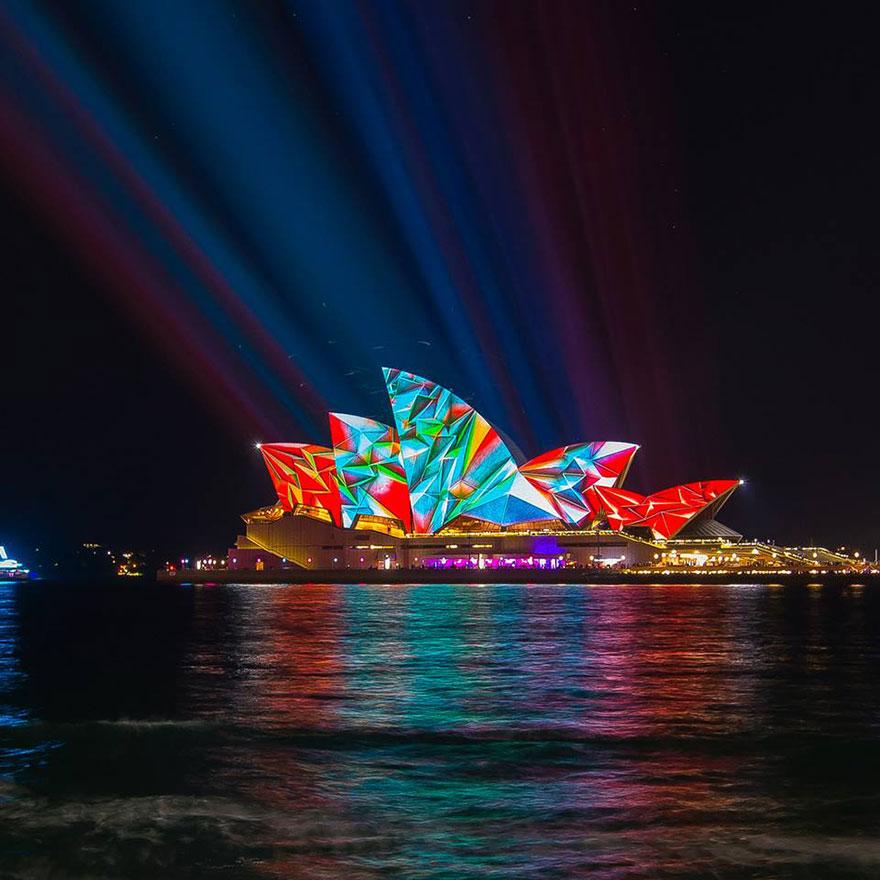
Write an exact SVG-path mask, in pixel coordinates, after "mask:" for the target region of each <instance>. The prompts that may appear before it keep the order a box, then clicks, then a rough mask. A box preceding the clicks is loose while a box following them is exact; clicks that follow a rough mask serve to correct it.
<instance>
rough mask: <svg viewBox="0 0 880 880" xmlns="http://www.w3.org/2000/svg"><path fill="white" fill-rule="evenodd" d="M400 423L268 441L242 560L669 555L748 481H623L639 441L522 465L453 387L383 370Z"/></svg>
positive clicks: (433, 562) (623, 560) (577, 560)
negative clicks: (309, 439)
mask: <svg viewBox="0 0 880 880" xmlns="http://www.w3.org/2000/svg"><path fill="white" fill-rule="evenodd" d="M384 374H385V383H386V386H387V389H388V395H389V398H390V403H391V411H392V415H393V420H394V425H393V426H391V425H386V424H382V423H381V422H376V421H373V420H372V419H366V418H362V417H360V416H350V415H341V414H339V413H330V416H329V418H330V437H331V442H332V446H329V447H325V446H316V445H313V444H308V443H270V444H262V445H261V446H260V451H261V452H262V455H263V459H264V461H265V464H266V467H267V469H268V471H269V474H270V476H271V478H272V482H273V484H274V487H275V491H276V495H277V501H276V502H275V503H274V504H273V505H270V506H269V507H265V508H262V509H260V510H257V511H253V512H251V513H248V514H245V515H244V516H243V519H244V522H245V525H246V534H245V535H243V536H240V537H239V539H238V541H237V543H236V546H235V547H234V548H231V549H230V551H229V554H228V556H229V567H230V568H237V569H241V568H249V569H253V568H257V569H260V568H274V567H279V566H299V567H303V568H316V569H332V568H416V567H429V568H449V567H455V568H474V569H485V568H499V567H517V568H538V569H555V568H559V567H566V566H574V565H576V566H599V567H608V566H615V565H619V566H621V567H627V568H631V567H634V566H638V565H640V564H648V563H650V562H651V560H656V559H657V558H659V554H657V548H658V546H660V545H661V544H664V543H665V542H668V541H670V540H671V539H682V538H684V537H691V538H694V539H711V540H716V541H731V540H733V541H736V540H738V539H739V538H740V536H739V535H738V534H737V533H736V532H733V531H732V530H731V529H728V528H727V527H726V526H723V525H722V524H720V523H718V522H717V520H716V519H715V517H716V515H717V514H718V512H719V510H720V509H721V507H722V506H723V505H724V503H725V502H726V501H727V500H728V498H730V496H731V494H732V493H733V492H734V490H735V489H736V488H737V486H739V485H740V481H739V480H710V481H705V482H696V483H687V484H685V485H681V486H674V487H672V488H670V489H664V490H662V491H660V492H655V493H653V494H651V495H642V494H640V493H638V492H633V491H631V490H628V489H623V488H622V486H623V482H624V480H625V479H626V475H627V472H628V470H629V467H630V464H631V462H632V459H633V456H634V455H635V453H636V451H637V450H638V448H639V447H638V446H637V445H635V444H633V443H624V442H617V441H595V442H586V443H576V444H572V445H569V446H562V447H560V448H558V449H553V450H551V451H549V452H546V453H544V454H542V455H539V456H538V457H537V458H534V459H532V460H530V461H526V462H519V461H517V460H516V458H515V457H514V455H513V453H512V451H511V450H510V448H509V447H508V445H507V444H506V443H505V442H504V440H503V439H502V437H501V435H500V434H499V432H498V431H497V430H496V429H495V428H493V427H492V425H490V424H489V422H488V421H487V420H486V419H485V418H483V416H481V415H480V414H479V413H478V412H477V411H476V410H474V409H473V407H471V406H470V405H469V404H468V403H466V402H465V401H464V400H462V399H461V398H460V397H458V396H456V395H455V394H453V393H452V392H451V391H449V390H448V389H446V388H442V387H441V386H439V385H437V384H435V383H434V382H431V381H429V380H428V379H423V378H421V377H420V376H416V375H414V374H412V373H406V372H403V371H401V370H395V369H386V370H384Z"/></svg>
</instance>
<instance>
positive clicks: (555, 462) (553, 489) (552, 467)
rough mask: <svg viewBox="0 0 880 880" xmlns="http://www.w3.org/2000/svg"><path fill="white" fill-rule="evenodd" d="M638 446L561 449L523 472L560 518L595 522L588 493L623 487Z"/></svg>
mask: <svg viewBox="0 0 880 880" xmlns="http://www.w3.org/2000/svg"><path fill="white" fill-rule="evenodd" d="M638 448H639V447H638V446H636V445H635V444H634V443H618V442H613V441H610V442H599V443H576V444H573V445H571V446H560V447H559V448H558V449H551V450H550V451H549V452H545V453H544V454H543V455H539V456H537V457H536V458H533V459H532V460H531V461H527V462H526V463H525V464H522V465H520V467H519V470H520V473H521V474H523V475H524V476H525V478H526V479H527V480H528V481H529V482H530V483H531V484H532V485H533V486H535V487H536V488H538V489H539V490H540V491H542V492H544V493H545V494H546V495H548V496H549V497H550V499H551V501H552V502H553V506H554V507H555V508H556V512H557V513H558V514H559V517H560V519H562V520H563V521H565V522H567V523H571V524H572V525H581V523H584V522H586V521H588V520H590V519H593V518H594V516H593V511H592V509H591V508H590V506H589V504H588V503H587V500H586V497H585V495H584V493H585V492H586V491H587V489H589V488H590V486H608V487H612V486H619V485H620V484H621V483H623V481H624V480H625V479H626V474H627V471H628V470H629V466H630V464H631V463H632V458H633V456H634V455H635V453H636V451H637V450H638Z"/></svg>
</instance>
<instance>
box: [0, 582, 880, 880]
mask: <svg viewBox="0 0 880 880" xmlns="http://www.w3.org/2000/svg"><path fill="white" fill-rule="evenodd" d="M878 783H880V591H877V590H876V589H874V588H870V587H865V588H863V587H859V586H850V587H845V588H838V587H819V586H816V587H807V588H804V587H797V588H795V587H792V588H787V587H786V588H782V587H764V586H750V585H732V586H704V587H700V586H697V587H695V586H659V587H648V586H620V587H616V586H598V587H583V586H540V587H527V586H436V585H435V586H409V587H400V586H396V587H378V586H330V587H324V586H271V587H254V586H247V587H244V586H243V587H237V586H222V587H210V586H205V587H162V586H156V585H150V584H136V585H134V586H129V585H127V584H112V585H67V586H64V585H48V584H42V585H41V584H27V585H19V586H13V585H5V584H0V876H2V877H39V878H64V877H126V878H128V877H134V878H178V877H187V878H189V877H215V876H216V877H234V878H237V877H242V878H251V877H285V878H316V877H343V878H347V880H356V878H373V877H402V878H470V877H474V878H477V877H499V878H502V877H503V878H507V877H510V878H517V877H529V878H532V877H535V878H555V877H588V878H601V880H612V878H614V880H617V878H631V877H656V878H667V877H675V878H682V877H688V878H704V877H705V878H713V877H720V878H734V877H736V878H740V877H750V878H752V877H766V878H771V877H772V878H788V877H798V878H800V877H818V878H837V877H880V785H878Z"/></svg>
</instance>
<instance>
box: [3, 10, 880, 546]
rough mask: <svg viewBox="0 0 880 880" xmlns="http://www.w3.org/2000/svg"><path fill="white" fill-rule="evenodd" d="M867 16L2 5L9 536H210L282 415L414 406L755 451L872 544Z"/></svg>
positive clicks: (743, 497) (249, 488)
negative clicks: (411, 401)
mask: <svg viewBox="0 0 880 880" xmlns="http://www.w3.org/2000/svg"><path fill="white" fill-rule="evenodd" d="M875 53H876V50H875V29H874V27H873V21H872V20H870V18H869V13H868V12H867V11H866V12H865V13H864V15H863V16H862V17H860V15H859V13H857V12H854V11H853V9H850V8H846V7H844V8H842V9H841V10H840V11H837V12H835V14H833V15H832V11H831V10H830V9H828V8H826V9H811V8H810V7H809V5H808V4H787V5H778V4H776V5H768V4H754V5H753V6H748V5H744V4H731V5H730V6H729V7H727V8H726V9H725V8H723V7H722V6H720V5H719V4H705V3H703V4H696V3H694V4H691V3H674V4H668V5H667V4H662V3H649V4H646V5H641V4H639V5H637V6H635V7H634V6H631V5H626V4H620V3H611V2H609V3H587V2H583V3H574V2H572V3H564V2H544V3H522V2H498V3H458V2H451V3H443V4H440V3H432V2H431V3H429V2H425V3H392V2H376V3H364V4H354V3H347V2H341V0H340V2H334V3H327V2H317V0H316V2H303V3H296V2H294V3H257V4H253V3H237V4H236V3H224V2H219V0H204V2H197V0H185V2H180V0H173V2H172V0H168V2H164V0H157V2H150V3H126V2H121V0H112V2H110V0H108V2H65V3H63V4H59V3H37V2H19V0H7V2H5V3H4V4H3V7H2V9H0V65H2V69H0V204H2V218H3V235H2V239H0V242H2V244H0V247H2V249H3V255H2V256H3V266H4V279H3V289H4V311H3V316H4V317H3V334H2V340H3V341H2V345H3V348H2V363H3V366H4V369H3V380H4V381H3V384H2V389H3V401H2V402H3V422H2V430H0V464H2V471H0V543H6V544H8V545H10V547H11V549H14V550H15V553H16V554H17V555H18V556H20V557H21V558H23V559H25V560H26V559H27V558H28V555H29V553H30V552H31V548H33V547H34V545H35V544H38V543H43V544H47V543H48V544H53V545H60V544H64V543H74V542H76V543H78V542H82V541H98V542H102V543H112V544H129V545H133V546H137V547H144V548H147V547H155V548H158V549H159V550H161V552H163V553H167V554H168V555H173V554H177V553H181V552H189V553H192V552H197V551H203V550H220V549H223V548H225V547H226V546H228V545H229V544H230V543H231V542H232V540H233V539H234V537H235V535H236V533H237V532H238V531H239V530H240V529H239V525H240V523H239V521H238V515H239V514H240V513H242V512H244V511H246V510H250V509H253V508H255V507H258V506H261V505H263V504H267V503H270V502H271V501H272V500H273V492H272V487H271V484H270V482H269V480H268V477H267V476H266V475H265V472H264V470H263V467H262V464H261V461H260V457H259V455H258V454H257V453H256V452H255V451H254V448H253V445H254V443H255V442H257V441H300V440H302V441H312V442H318V443H325V442H327V440H328V432H327V426H326V422H325V421H324V418H323V417H322V414H323V412H324V411H325V410H327V409H332V410H336V411H342V412H353V413H358V414H362V415H365V416H370V417H374V418H379V419H382V420H383V421H386V422H387V421H390V420H391V417H390V411H389V410H388V404H387V399H385V398H384V395H383V389H382V378H381V372H380V369H379V368H380V367H381V366H383V365H384V366H395V367H400V368H402V369H408V370H412V371H414V372H417V373H420V374H422V375H426V376H428V377H430V378H432V379H434V380H435V381H437V382H439V383H440V384H442V385H446V386H448V387H451V388H452V389H454V390H455V391H456V392H458V393H459V394H461V395H462V396H464V397H466V398H467V399H468V400H469V401H470V402H471V403H472V404H473V405H474V406H475V407H476V408H477V409H478V410H479V411H480V412H482V413H483V414H484V415H485V416H486V417H487V418H489V420H490V421H492V422H493V423H495V424H497V425H498V426H499V427H500V428H501V429H503V430H504V431H505V432H506V433H508V434H509V435H510V436H511V437H512V438H514V440H515V441H516V443H517V445H518V446H519V447H520V448H521V449H522V451H523V452H524V453H525V454H526V455H527V456H529V457H531V456H532V455H535V454H537V453H539V452H541V451H544V450H545V449H547V448H550V447H552V446H558V445H561V444H563V443H568V442H576V441H581V440H626V441H632V442H636V443H640V444H641V445H642V449H641V451H640V452H639V454H638V456H637V463H636V465H635V466H634V468H633V471H632V474H631V476H630V479H629V481H628V484H627V485H628V486H629V487H631V488H634V489H637V490H641V491H646V492H650V491H655V490H658V489H661V488H665V487H666V486H670V485H673V484H675V483H679V482H686V481H691V480H699V479H713V478H727V477H744V478H746V480H747V484H746V486H745V487H744V489H743V490H741V491H740V492H739V493H738V495H737V496H736V497H735V498H734V499H733V500H732V501H731V502H730V504H729V505H728V507H727V508H726V510H725V514H724V515H723V516H722V519H723V520H724V521H726V522H728V523H729V524H730V525H732V526H734V527H735V528H737V529H739V530H740V531H742V532H744V533H745V534H746V535H748V536H750V537H758V538H763V537H770V538H775V539H777V540H778V541H780V542H789V543H805V542H807V541H808V540H810V539H813V540H815V541H817V542H820V543H824V544H826V545H831V546H837V545H840V544H846V545H848V546H853V545H855V546H860V547H862V548H863V549H866V550H869V551H872V550H873V548H874V547H875V546H877V545H878V544H880V529H878V514H880V504H878V502H877V500H876V499H877V498H878V487H880V463H878V456H877V454H876V443H875V440H874V436H873V435H874V431H873V427H874V422H875V421H876V419H875V416H874V414H875V412H876V410H877V404H876V401H875V390H874V386H875V384H876V377H877V368H876V366H875V361H876V350H877V328H878V317H880V305H878V303H877V295H876V293H877V287H878V272H877V256H876V253H877V248H876V244H875V242H874V238H875V237H876V234H877V228H878V224H877V220H876V210H875V204H876V195H877V192H878V188H877V182H878V173H877V156H878V147H880V144H878V137H877V134H876V128H877V126H876V122H875V117H876V97H875V96H876V94H877V90H878V86H880V77H878V73H877V66H876V61H875Z"/></svg>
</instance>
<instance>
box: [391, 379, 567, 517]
mask: <svg viewBox="0 0 880 880" xmlns="http://www.w3.org/2000/svg"><path fill="white" fill-rule="evenodd" d="M383 373H384V375H385V384H386V386H387V388H388V396H389V398H390V399H391V410H392V412H393V413H394V421H395V424H396V425H397V433H398V436H399V437H400V451H401V455H402V457H403V468H404V472H405V474H406V480H407V485H408V486H409V495H410V505H411V507H412V526H413V531H414V532H415V533H416V534H433V533H436V532H438V531H439V530H440V529H442V528H443V526H444V525H446V524H447V523H448V522H451V521H452V520H453V519H455V518H456V517H458V516H461V515H462V514H464V513H467V514H468V515H469V516H473V517H475V518H478V519H490V520H491V521H492V522H496V523H498V524H499V525H509V524H511V523H512V522H526V521H529V520H535V519H555V518H556V511H555V508H554V507H553V505H552V503H550V501H549V499H547V498H546V496H544V495H543V494H542V493H541V492H539V491H537V490H536V489H535V488H534V487H533V486H531V484H529V482H528V481H527V480H526V479H524V478H523V477H522V476H521V474H520V473H519V471H518V470H517V467H516V462H515V461H514V458H513V456H512V455H511V453H510V450H509V449H508V448H507V445H506V444H505V443H504V441H503V440H502V439H501V437H500V435H499V434H498V432H497V431H496V430H495V429H494V428H493V427H492V426H491V425H490V424H489V422H488V421H486V419H485V418H483V416H481V415H480V414H479V413H478V412H477V411H476V410H475V409H474V408H473V407H472V406H470V404H468V403H465V401H463V400H462V399H461V398H460V397H458V396H457V395H455V394H453V393H452V392H451V391H450V390H449V389H447V388H443V387H441V386H440V385H437V384H436V383H434V382H431V381H430V380H429V379H424V378H422V377H421V376H416V375H415V374H414V373H406V372H403V371H402V370H394V369H384V370H383ZM511 497H512V498H513V499H514V503H513V504H512V505H511V504H510V503H509V499H510V498H511Z"/></svg>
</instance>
